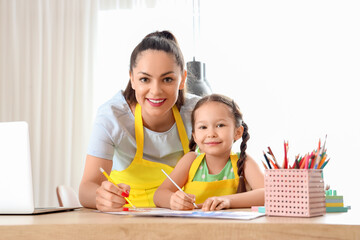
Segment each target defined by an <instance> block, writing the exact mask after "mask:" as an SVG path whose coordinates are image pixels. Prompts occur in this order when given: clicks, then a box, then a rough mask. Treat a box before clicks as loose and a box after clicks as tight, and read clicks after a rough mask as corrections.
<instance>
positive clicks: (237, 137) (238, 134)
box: [234, 126, 244, 141]
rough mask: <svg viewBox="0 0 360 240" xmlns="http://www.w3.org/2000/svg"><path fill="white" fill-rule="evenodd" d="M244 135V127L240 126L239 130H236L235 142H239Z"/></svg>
mask: <svg viewBox="0 0 360 240" xmlns="http://www.w3.org/2000/svg"><path fill="white" fill-rule="evenodd" d="M243 133H244V127H243V126H240V127H238V128H236V129H235V134H234V141H237V140H239V139H240V138H241V137H242V135H243Z"/></svg>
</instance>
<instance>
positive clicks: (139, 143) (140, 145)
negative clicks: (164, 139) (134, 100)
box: [134, 104, 144, 161]
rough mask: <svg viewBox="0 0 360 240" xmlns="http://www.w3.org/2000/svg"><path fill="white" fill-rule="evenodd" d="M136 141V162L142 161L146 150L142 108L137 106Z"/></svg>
mask: <svg viewBox="0 0 360 240" xmlns="http://www.w3.org/2000/svg"><path fill="white" fill-rule="evenodd" d="M135 140H136V154H135V157H134V160H139V161H140V160H141V159H142V157H143V149H144V127H143V120H142V116H141V106H140V104H136V106H135Z"/></svg>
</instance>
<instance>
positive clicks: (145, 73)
mask: <svg viewBox="0 0 360 240" xmlns="http://www.w3.org/2000/svg"><path fill="white" fill-rule="evenodd" d="M172 73H174V71H169V72H166V73H163V74H161V75H160V77H163V76H166V75H168V74H172ZM137 74H138V75H139V74H142V75H146V76H149V77H151V74H149V73H147V72H138V73H137Z"/></svg>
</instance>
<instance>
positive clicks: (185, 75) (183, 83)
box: [179, 70, 187, 90]
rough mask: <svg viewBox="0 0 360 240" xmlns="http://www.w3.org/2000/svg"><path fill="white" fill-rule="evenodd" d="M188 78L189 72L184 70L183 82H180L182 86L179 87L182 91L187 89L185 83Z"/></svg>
mask: <svg viewBox="0 0 360 240" xmlns="http://www.w3.org/2000/svg"><path fill="white" fill-rule="evenodd" d="M186 77H187V71H186V70H184V73H183V75H182V76H181V81H180V85H179V89H180V90H182V89H184V88H185V81H186Z"/></svg>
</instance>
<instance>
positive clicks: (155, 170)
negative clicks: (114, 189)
mask: <svg viewBox="0 0 360 240" xmlns="http://www.w3.org/2000/svg"><path fill="white" fill-rule="evenodd" d="M172 112H173V114H174V118H175V122H176V126H177V129H178V133H179V136H180V141H181V144H182V147H183V149H184V154H185V153H187V152H189V139H188V137H187V134H186V131H185V127H184V123H183V121H182V119H181V116H180V113H179V110H178V108H177V107H176V106H175V105H174V107H173V108H172ZM134 115H135V139H136V146H137V150H136V154H135V157H134V160H133V161H132V163H131V164H130V166H129V167H128V168H126V169H125V170H122V171H116V170H113V171H111V174H110V177H111V178H112V179H113V180H114V181H115V182H116V183H117V184H118V183H125V184H128V185H130V188H131V190H130V196H129V200H130V201H131V202H132V203H133V204H134V205H135V206H136V207H154V206H155V204H154V202H153V196H154V193H155V191H156V189H157V188H158V187H159V186H160V184H161V183H162V182H163V181H164V180H165V178H166V176H165V175H164V174H163V173H162V172H161V169H164V170H165V172H166V173H168V174H170V173H171V171H172V170H173V169H174V168H173V167H171V166H169V165H166V164H163V163H157V162H151V161H148V160H145V159H143V150H144V127H143V121H142V116H141V106H140V105H139V104H136V107H135V114H134ZM125 206H126V207H128V206H129V205H128V204H127V205H125Z"/></svg>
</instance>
